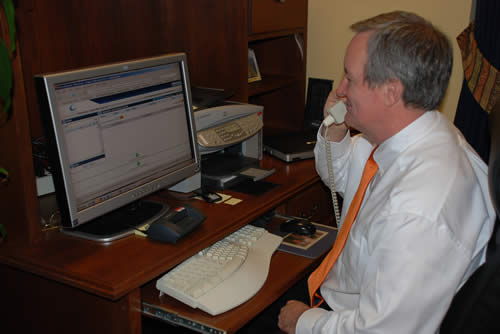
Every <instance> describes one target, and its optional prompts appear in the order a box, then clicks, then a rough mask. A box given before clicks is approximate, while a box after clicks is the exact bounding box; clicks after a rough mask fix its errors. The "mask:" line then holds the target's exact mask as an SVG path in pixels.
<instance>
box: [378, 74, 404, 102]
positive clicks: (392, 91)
mask: <svg viewBox="0 0 500 334" xmlns="http://www.w3.org/2000/svg"><path fill="white" fill-rule="evenodd" d="M382 89H383V94H384V101H385V105H386V106H387V107H390V106H393V105H395V104H397V103H399V102H400V101H401V100H402V99H403V89H404V88H403V84H402V83H401V81H399V80H391V81H388V82H386V83H384V86H383V88H382Z"/></svg>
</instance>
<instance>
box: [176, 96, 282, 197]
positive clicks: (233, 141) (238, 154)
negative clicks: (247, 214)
mask: <svg viewBox="0 0 500 334" xmlns="http://www.w3.org/2000/svg"><path fill="white" fill-rule="evenodd" d="M263 111H264V107H262V106H258V105H253V104H246V103H238V102H231V101H223V102H221V103H219V104H218V105H215V106H212V107H208V108H204V109H197V110H195V112H194V119H195V124H196V130H197V140H198V148H199V151H200V155H201V172H200V173H198V174H196V175H194V176H192V177H190V178H187V179H185V180H183V181H181V182H180V183H178V184H176V185H174V186H173V187H171V188H170V190H173V191H178V192H184V193H186V192H191V191H194V190H197V189H199V188H203V189H209V190H223V189H228V188H230V187H232V186H234V185H236V184H238V183H240V182H242V181H245V180H248V179H249V178H250V179H253V180H254V181H257V180H259V179H261V178H264V177H266V176H267V175H270V174H272V172H274V170H271V171H266V170H262V169H260V168H259V161H260V160H261V159H262V154H263V133H262V132H263V131H262V127H263V121H262V117H263Z"/></svg>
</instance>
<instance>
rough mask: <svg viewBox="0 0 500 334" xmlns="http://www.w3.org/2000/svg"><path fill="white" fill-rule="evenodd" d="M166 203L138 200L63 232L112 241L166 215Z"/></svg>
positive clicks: (65, 229)
mask: <svg viewBox="0 0 500 334" xmlns="http://www.w3.org/2000/svg"><path fill="white" fill-rule="evenodd" d="M167 211H168V205H167V204H165V203H159V202H152V201H147V200H138V201H135V202H133V203H130V204H128V205H125V206H123V207H121V208H119V209H117V210H114V211H112V212H110V213H107V214H105V215H104V216H101V217H99V218H96V219H94V220H91V221H90V222H87V223H85V224H83V225H81V226H78V227H76V228H63V230H62V231H63V232H64V233H67V234H71V235H74V236H77V237H80V238H84V239H89V240H94V241H99V242H111V241H113V240H117V239H120V238H123V237H126V236H128V235H131V234H133V233H134V231H135V229H136V228H138V227H140V226H143V225H145V224H149V223H152V222H154V221H155V220H157V219H158V218H160V217H162V216H164V215H165V214H166V213H167Z"/></svg>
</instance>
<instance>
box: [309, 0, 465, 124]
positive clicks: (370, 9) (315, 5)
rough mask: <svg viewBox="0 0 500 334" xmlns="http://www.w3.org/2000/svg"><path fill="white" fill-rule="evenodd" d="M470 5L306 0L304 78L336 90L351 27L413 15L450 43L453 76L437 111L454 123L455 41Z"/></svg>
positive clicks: (458, 74)
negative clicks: (393, 14)
mask: <svg viewBox="0 0 500 334" xmlns="http://www.w3.org/2000/svg"><path fill="white" fill-rule="evenodd" d="M472 4H473V0H418V1H415V0H377V1H369V0H348V1H345V0H342V1H341V0H309V17H308V32H307V34H308V36H307V41H308V42H307V78H309V77H313V78H325V79H332V80H334V88H335V87H337V85H338V83H339V82H340V80H341V78H342V74H343V68H344V65H343V59H344V52H345V49H346V47H347V44H348V43H349V41H350V39H351V38H352V36H353V33H352V32H351V31H350V29H349V26H350V25H351V24H352V23H354V22H356V21H358V20H361V19H365V18H368V17H370V16H374V15H376V14H380V13H383V12H388V11H392V10H407V11H411V12H415V13H417V14H419V15H421V16H423V17H425V18H427V19H428V20H430V21H431V22H433V23H434V24H435V25H436V26H437V27H438V28H439V29H441V30H442V31H443V32H444V33H445V34H446V35H447V36H448V37H449V38H450V40H451V41H452V43H453V48H454V64H453V72H452V75H451V80H450V86H449V88H448V92H447V95H446V97H445V100H444V102H443V104H442V106H441V108H440V110H441V111H442V112H443V113H444V114H445V115H446V116H447V117H448V118H449V119H450V120H453V118H454V117H455V111H456V106H457V102H458V97H459V94H460V89H461V87H462V79H463V72H462V59H461V56H460V50H459V48H458V45H457V42H456V37H457V36H458V35H459V34H460V33H461V32H462V31H463V30H464V29H465V28H466V27H467V26H468V24H469V22H470V16H471V8H472Z"/></svg>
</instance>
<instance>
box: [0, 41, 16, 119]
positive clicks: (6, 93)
mask: <svg viewBox="0 0 500 334" xmlns="http://www.w3.org/2000/svg"><path fill="white" fill-rule="evenodd" d="M12 80H13V77H12V64H11V62H10V57H9V50H7V47H6V46H5V44H4V43H3V42H2V41H1V40H0V99H1V100H2V102H3V111H5V112H6V113H7V114H8V116H9V117H10V114H9V111H10V105H11V103H12V96H11V91H12Z"/></svg>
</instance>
